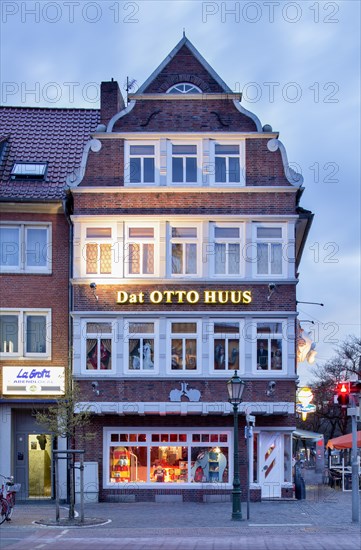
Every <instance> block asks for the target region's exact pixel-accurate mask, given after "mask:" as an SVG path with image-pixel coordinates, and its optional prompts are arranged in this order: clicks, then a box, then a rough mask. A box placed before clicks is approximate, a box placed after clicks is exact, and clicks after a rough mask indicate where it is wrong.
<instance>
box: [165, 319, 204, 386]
mask: <svg viewBox="0 0 361 550" xmlns="http://www.w3.org/2000/svg"><path fill="white" fill-rule="evenodd" d="M172 323H180V324H182V323H193V324H195V325H196V332H195V333H192V332H179V333H175V332H174V333H173V332H172ZM187 338H188V339H189V340H196V346H197V353H196V365H197V367H196V368H195V369H186V368H185V365H183V364H182V368H181V369H172V340H186V339H187ZM166 342H167V351H166V372H167V374H170V375H172V376H178V377H179V376H187V377H188V376H199V375H200V374H201V373H202V321H201V319H193V318H189V317H187V318H179V319H177V318H171V319H167V336H166ZM182 346H183V344H182ZM182 351H183V349H182ZM183 360H184V358H183V357H182V363H183Z"/></svg>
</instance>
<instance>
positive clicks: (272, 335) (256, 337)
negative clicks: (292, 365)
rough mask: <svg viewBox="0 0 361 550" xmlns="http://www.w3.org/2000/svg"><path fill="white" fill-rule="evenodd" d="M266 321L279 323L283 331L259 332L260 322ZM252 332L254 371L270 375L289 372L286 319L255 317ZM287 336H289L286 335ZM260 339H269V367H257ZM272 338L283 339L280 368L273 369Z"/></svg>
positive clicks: (261, 374) (262, 374)
mask: <svg viewBox="0 0 361 550" xmlns="http://www.w3.org/2000/svg"><path fill="white" fill-rule="evenodd" d="M260 323H262V324H265V323H269V324H271V323H277V324H279V325H281V332H277V333H267V332H265V333H260V334H258V333H257V327H258V324H260ZM252 329H253V330H252V332H253V337H252V341H253V345H252V367H253V372H254V373H257V374H258V375H260V376H264V375H265V374H266V375H269V376H272V377H274V376H276V375H277V374H285V373H286V372H287V363H288V346H287V337H288V332H287V330H288V327H287V320H286V319H274V318H272V319H253V321H252ZM286 336H287V337H286ZM258 340H268V341H269V342H268V361H267V363H268V366H269V368H267V369H257V348H258V345H257V343H258ZM271 340H281V341H282V366H281V368H280V369H272V368H271V367H272V356H271V344H270V341H271Z"/></svg>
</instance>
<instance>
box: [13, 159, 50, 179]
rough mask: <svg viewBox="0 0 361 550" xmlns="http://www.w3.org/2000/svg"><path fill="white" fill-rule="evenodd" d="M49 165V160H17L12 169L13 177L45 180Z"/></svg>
mask: <svg viewBox="0 0 361 550" xmlns="http://www.w3.org/2000/svg"><path fill="white" fill-rule="evenodd" d="M47 166H48V163H47V162H15V163H14V166H13V169H12V170H11V179H13V180H25V179H31V180H43V179H44V177H45V173H46V168H47Z"/></svg>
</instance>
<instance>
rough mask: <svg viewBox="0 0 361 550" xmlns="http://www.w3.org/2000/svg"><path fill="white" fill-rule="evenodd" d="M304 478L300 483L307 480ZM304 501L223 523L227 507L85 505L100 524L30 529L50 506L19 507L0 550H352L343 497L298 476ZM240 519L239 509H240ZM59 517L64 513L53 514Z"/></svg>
mask: <svg viewBox="0 0 361 550" xmlns="http://www.w3.org/2000/svg"><path fill="white" fill-rule="evenodd" d="M307 477H308V480H307ZM305 478H306V482H307V481H308V485H307V498H306V500H301V501H282V502H279V501H278V502H277V501H272V502H271V501H268V502H265V501H263V502H257V503H251V506H250V519H249V520H247V519H244V520H243V521H242V522H234V521H232V520H231V503H230V502H218V503H207V504H196V503H146V502H139V503H99V504H98V503H97V504H86V507H85V515H86V517H96V518H103V519H104V521H105V522H107V523H105V525H102V526H97V527H82V528H68V527H61V528H56V527H55V528H54V527H46V526H40V525H36V524H34V523H33V522H34V521H39V520H42V519H45V520H46V519H52V520H53V519H54V516H55V508H54V505H53V504H38V505H36V504H35V505H34V504H19V505H17V506H16V508H15V511H14V516H13V520H12V521H11V522H10V523H5V524H3V525H2V526H1V527H0V546H1V548H8V549H9V550H20V549H27V550H29V549H31V550H33V549H34V550H35V549H36V550H38V549H39V550H40V549H42V548H44V549H46V550H47V549H50V550H70V549H73V548H76V549H77V550H83V549H84V550H85V549H87V550H88V549H89V548H95V547H97V548H99V549H107V548H109V549H110V548H112V549H118V548H119V549H123V548H124V549H125V548H129V547H131V548H132V550H141V549H143V548H144V549H147V550H153V549H154V550H155V549H167V550H175V549H177V550H183V549H184V550H188V549H189V550H191V549H192V550H195V549H197V550H208V549H217V550H223V549H227V550H228V549H242V550H243V549H244V550H246V549H248V548H250V549H251V548H252V550H258V549H259V550H270V549H277V550H281V549H283V548H285V549H286V548H287V549H289V550H293V549H295V550H298V549H300V550H306V549H307V550H313V549H315V550H316V549H317V550H319V549H327V550H333V549H335V550H336V549H337V550H360V547H361V536H360V524H357V523H352V521H351V492H344V493H343V492H342V491H340V490H334V489H331V488H329V487H327V486H324V485H322V484H320V483H317V484H313V485H310V484H309V483H310V482H314V481H315V479H313V478H312V474H309V475H307V472H305ZM242 511H243V517H244V518H246V504H245V503H243V510H242ZM61 515H62V517H66V516H67V510H66V507H63V508H62V510H61Z"/></svg>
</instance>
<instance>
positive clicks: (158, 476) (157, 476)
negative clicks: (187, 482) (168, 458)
mask: <svg viewBox="0 0 361 550" xmlns="http://www.w3.org/2000/svg"><path fill="white" fill-rule="evenodd" d="M164 475H165V471H164V470H163V468H162V466H157V467H156V469H155V470H154V472H153V477H154V480H155V481H157V482H159V483H162V482H163V481H164Z"/></svg>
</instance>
